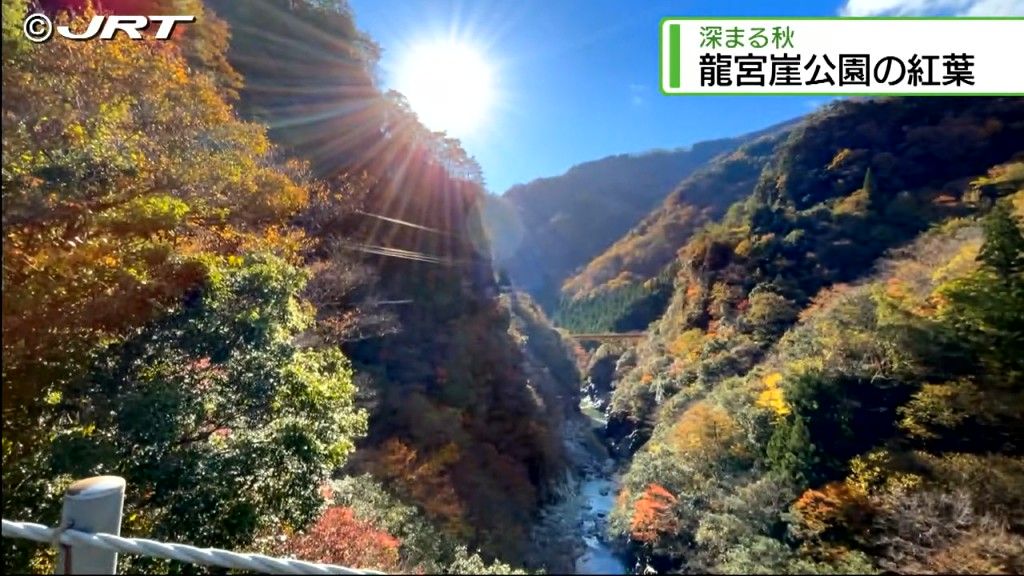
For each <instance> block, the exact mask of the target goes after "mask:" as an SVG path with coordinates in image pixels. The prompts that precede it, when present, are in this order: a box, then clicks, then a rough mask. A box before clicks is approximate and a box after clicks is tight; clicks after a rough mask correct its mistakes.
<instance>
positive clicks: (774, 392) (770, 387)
mask: <svg viewBox="0 0 1024 576" xmlns="http://www.w3.org/2000/svg"><path fill="white" fill-rule="evenodd" d="M781 382H782V374H781V373H779V372H772V373H771V374H769V375H767V376H765V377H764V379H763V380H762V381H761V383H762V384H763V385H764V389H763V390H762V391H761V394H760V395H759V396H758V397H757V405H758V406H759V407H761V408H765V409H767V410H771V411H772V412H773V413H775V414H776V415H777V416H779V417H782V416H786V415H787V414H789V413H790V412H791V410H790V408H789V404H787V403H786V396H785V393H784V392H783V390H782V387H780V386H779V384H780V383H781Z"/></svg>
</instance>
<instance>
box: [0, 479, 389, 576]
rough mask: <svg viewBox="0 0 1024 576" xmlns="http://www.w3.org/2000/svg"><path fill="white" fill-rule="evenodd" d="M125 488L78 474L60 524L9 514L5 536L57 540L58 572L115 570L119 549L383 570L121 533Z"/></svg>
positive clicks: (256, 564) (210, 561) (335, 570)
mask: <svg viewBox="0 0 1024 576" xmlns="http://www.w3.org/2000/svg"><path fill="white" fill-rule="evenodd" d="M124 489H125V481H124V479H123V478H120V477H118V476H96V477H93V478H87V479H85V480H79V481H78V482H75V483H74V484H72V485H71V486H70V487H69V488H68V490H67V492H65V494H64V507H63V510H62V512H61V524H60V526H58V527H57V528H48V527H46V526H43V525H42V524H33V523H30V522H14V521H11V520H7V519H6V518H5V519H3V537H4V538H23V539H27V540H34V541H36V542H43V543H48V544H51V545H52V546H54V547H55V548H56V549H57V562H56V564H55V565H54V568H55V571H54V573H55V574H115V573H116V569H117V555H118V553H121V554H138V555H142V556H151V557H154V558H164V559H167V560H178V561H180V562H189V563H192V564H203V565H207V566H220V567H223V568H234V569H238V570H250V571H254V572H262V573H268V574H383V572H374V571H370V570H357V569H354V568H346V567H344V566H335V565H332V564H316V563H313V562H303V561H301V560H294V559H290V558H272V557H270V556H264V555H262V554H240V553H238V552H231V551H228V550H219V549H216V548H197V547H195V546H188V545H185V544H170V543H166V542H157V541H155V540H146V539H144V538H123V537H121V536H120V533H121V514H122V510H123V508H124Z"/></svg>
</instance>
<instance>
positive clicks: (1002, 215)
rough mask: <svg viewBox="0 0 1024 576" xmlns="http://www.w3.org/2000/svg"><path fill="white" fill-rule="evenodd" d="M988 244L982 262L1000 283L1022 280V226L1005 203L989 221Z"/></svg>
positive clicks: (997, 205)
mask: <svg viewBox="0 0 1024 576" xmlns="http://www.w3.org/2000/svg"><path fill="white" fill-rule="evenodd" d="M984 228H985V243H984V244H983V245H982V247H981V252H980V253H979V254H978V260H980V261H981V262H984V263H985V264H987V265H988V266H989V267H991V268H992V269H993V270H994V271H995V272H996V274H997V275H998V276H999V278H1000V280H1002V281H1003V282H1004V283H1009V282H1010V281H1012V280H1013V279H1017V280H1019V279H1020V274H1021V272H1022V271H1024V236H1022V235H1021V232H1020V226H1019V225H1018V224H1017V222H1016V220H1015V219H1014V217H1013V214H1011V213H1010V209H1009V208H1008V207H1007V206H1006V205H1005V204H1003V203H998V204H996V205H995V207H994V208H993V209H992V211H991V212H990V213H989V214H988V216H987V217H986V218H985V223H984Z"/></svg>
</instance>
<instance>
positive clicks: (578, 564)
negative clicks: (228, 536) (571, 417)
mask: <svg viewBox="0 0 1024 576" xmlns="http://www.w3.org/2000/svg"><path fill="white" fill-rule="evenodd" d="M565 441H566V448H567V449H568V450H569V452H570V454H571V456H572V459H573V460H574V464H575V465H574V473H571V474H569V475H568V476H567V477H566V479H565V481H564V482H563V483H562V485H561V486H560V487H559V489H558V493H559V497H558V498H557V499H556V501H555V502H553V503H552V504H549V505H548V506H546V507H545V508H544V510H542V511H541V515H540V519H539V521H538V522H537V524H536V525H535V526H534V529H533V535H532V536H533V538H532V539H533V542H534V546H535V548H536V560H537V562H536V564H537V565H538V566H543V567H544V568H545V570H546V571H547V572H548V573H549V574H550V573H554V574H629V573H630V570H629V569H628V568H627V565H626V563H625V561H624V559H623V558H622V557H621V556H620V555H618V554H616V553H615V551H614V550H613V548H612V546H611V545H610V543H609V542H608V541H607V532H608V531H607V522H608V515H609V514H610V513H611V510H612V506H614V503H615V494H616V491H617V484H616V482H617V481H618V477H617V475H616V465H615V462H614V461H613V460H612V459H611V458H608V456H607V452H606V451H605V449H604V446H603V445H602V444H601V442H600V439H599V438H597V436H596V435H595V434H594V432H593V422H592V421H590V420H589V419H581V420H580V421H579V422H576V423H573V424H571V425H569V426H567V427H566V438H565Z"/></svg>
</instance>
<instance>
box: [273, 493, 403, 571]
mask: <svg viewBox="0 0 1024 576" xmlns="http://www.w3.org/2000/svg"><path fill="white" fill-rule="evenodd" d="M400 544H401V542H399V540H398V539H397V538H395V537H394V536H392V535H390V534H388V533H387V532H382V531H380V530H377V529H375V528H374V527H373V526H372V525H370V524H369V523H367V522H363V521H361V520H359V519H358V518H356V517H355V515H354V514H353V512H352V509H351V508H347V507H344V506H332V507H330V508H328V509H327V511H326V512H324V515H323V516H322V517H321V518H320V519H319V520H318V521H317V522H316V524H314V525H313V526H312V527H311V528H310V529H309V530H307V531H305V532H303V533H301V534H297V535H294V536H292V537H291V538H289V539H288V540H287V541H286V542H285V543H284V545H283V546H282V547H281V548H282V549H281V550H280V552H281V553H283V554H288V555H291V556H294V557H295V558H298V559H299V560H305V561H307V562H322V563H326V564H337V565H340V566H349V567H353V568H370V569H374V570H382V571H385V572H398V571H400V568H399V566H398V548H399V545H400Z"/></svg>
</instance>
